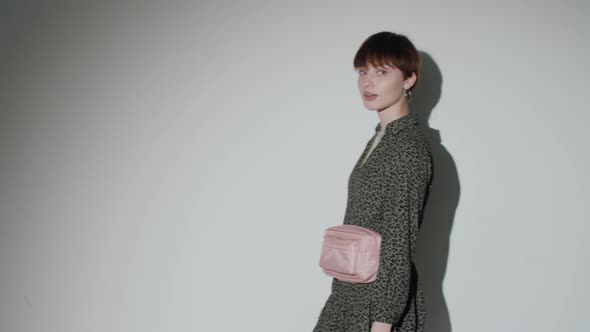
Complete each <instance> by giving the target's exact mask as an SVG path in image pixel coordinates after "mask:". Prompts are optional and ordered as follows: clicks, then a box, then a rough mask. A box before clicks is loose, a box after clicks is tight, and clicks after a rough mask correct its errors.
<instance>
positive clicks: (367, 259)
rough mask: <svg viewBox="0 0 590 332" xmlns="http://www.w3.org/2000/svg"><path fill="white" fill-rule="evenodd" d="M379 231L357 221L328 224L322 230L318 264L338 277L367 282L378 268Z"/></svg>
mask: <svg viewBox="0 0 590 332" xmlns="http://www.w3.org/2000/svg"><path fill="white" fill-rule="evenodd" d="M380 250H381V235H380V234H379V233H377V232H375V231H372V230H370V229H367V228H364V227H361V226H357V225H338V226H332V227H328V228H327V229H326V230H325V232H324V239H323V243H322V252H321V255H320V267H321V268H322V270H323V271H324V273H325V274H327V275H329V276H331V277H334V278H337V279H339V280H342V281H346V282H352V283H368V282H372V281H375V279H376V278H377V272H378V271H379V254H380Z"/></svg>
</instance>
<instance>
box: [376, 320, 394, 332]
mask: <svg viewBox="0 0 590 332" xmlns="http://www.w3.org/2000/svg"><path fill="white" fill-rule="evenodd" d="M371 332H391V324H387V323H381V322H373V325H372V326H371Z"/></svg>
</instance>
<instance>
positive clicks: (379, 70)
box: [379, 69, 387, 74]
mask: <svg viewBox="0 0 590 332" xmlns="http://www.w3.org/2000/svg"><path fill="white" fill-rule="evenodd" d="M379 71H382V72H383V74H385V73H387V71H385V70H383V69H381V70H379Z"/></svg>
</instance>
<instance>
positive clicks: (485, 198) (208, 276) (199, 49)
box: [0, 1, 590, 332]
mask: <svg viewBox="0 0 590 332" xmlns="http://www.w3.org/2000/svg"><path fill="white" fill-rule="evenodd" d="M589 9H590V6H589V5H588V3H587V2H582V1H579V2H574V1H569V2H564V1H553V2H544V1H537V2H532V1H530V2H524V1H510V2H493V3H483V2H481V3H479V2H473V1H464V2H448V1H445V2H440V1H410V2H408V1H382V2H377V1H373V2H358V1H356V2H352V1H351V2H343V1H333V2H311V1H310V2H297V3H294V2H280V1H277V2H271V1H250V2H246V1H243V2H242V1H234V2H230V1H226V2H212V1H210V2H197V1H195V2H188V1H175V2H171V1H166V2H164V1H160V2H145V1H124V2H123V1H100V2H99V1H95V2H85V3H83V2H77V1H70V2H64V1H62V2H56V1H52V2H49V1H47V2H44V1H38V2H34V1H4V2H3V3H2V7H1V9H0V13H1V14H0V15H1V17H0V28H1V30H0V40H1V44H0V47H1V51H0V61H1V62H0V70H1V72H0V108H1V112H0V167H1V173H0V181H1V182H0V188H1V189H0V190H1V192H0V194H1V200H0V204H1V205H0V218H1V223H0V330H1V331H6V332H21V331H42V332H53V331H55V332H57V331H59V332H70V331H71V332H80V331H85V332H91V331H96V332H99V331H100V332H104V331H109V332H115V331H122V332H123V331H125V332H129V331H137V332H149V331H158V332H160V331H273V332H274V331H285V332H286V331H293V332H295V331H311V329H312V328H313V326H314V325H315V322H316V319H317V315H318V314H319V311H320V309H321V307H322V306H323V303H324V301H325V299H326V298H327V296H328V294H329V285H330V281H331V279H330V278H328V277H327V276H325V275H324V274H322V272H321V270H320V268H319V266H318V265H317V264H318V259H319V249H320V244H321V236H322V233H323V230H324V228H326V227H328V226H332V225H336V224H339V223H341V222H342V218H343V216H344V209H345V202H346V182H347V179H348V175H349V173H350V171H351V170H352V166H353V165H354V163H355V162H356V160H357V158H358V157H359V155H360V153H361V151H362V149H363V148H364V146H365V144H366V142H367V140H368V139H369V138H370V137H371V135H372V134H373V132H374V127H375V126H376V124H377V122H378V118H377V115H376V114H375V113H374V112H373V111H368V110H366V109H365V108H364V107H363V105H362V101H361V97H360V93H359V92H358V90H357V86H356V73H355V71H354V70H353V68H352V58H353V56H354V53H355V52H356V50H357V48H358V47H359V46H360V44H361V43H362V41H363V40H364V39H365V38H366V37H368V36H369V35H371V34H373V33H375V32H378V31H382V30H389V31H395V32H400V33H404V34H407V35H408V36H409V37H410V39H411V40H412V41H413V42H414V43H415V45H416V47H418V48H419V49H420V51H421V52H422V54H423V58H424V60H425V67H424V72H423V75H424V81H423V82H422V85H421V87H420V89H419V90H418V91H417V93H416V97H415V99H414V100H413V101H412V103H413V104H412V106H411V107H412V110H414V111H416V112H417V113H419V114H420V115H421V117H422V118H423V119H426V118H429V122H428V123H427V125H428V128H427V129H428V133H429V134H430V136H431V138H432V140H433V146H434V148H435V167H436V169H435V181H434V183H433V193H432V196H431V198H430V200H429V202H428V206H427V209H426V214H425V223H424V228H423V230H422V232H421V237H420V241H419V245H418V254H417V255H418V257H417V263H418V268H419V273H420V277H421V280H422V283H423V284H424V287H425V289H426V296H427V300H428V306H429V312H428V315H429V316H428V317H429V318H428V331H427V332H435V331H442V332H450V331H453V332H473V331H478V332H492V331H507V330H509V331H556V330H559V331H580V332H581V331H585V330H586V328H587V323H586V322H585V321H584V317H585V315H586V313H587V308H588V307H589V306H590V302H589V300H588V299H589V295H590V294H589V289H588V286H587V282H586V281H584V280H588V279H589V278H590V269H589V268H588V263H587V261H588V252H589V249H590V245H589V244H588V242H587V241H585V240H586V237H587V233H588V203H587V195H586V194H585V190H586V188H587V187H588V185H589V184H590V181H589V177H588V175H587V173H584V171H586V170H587V169H588V168H589V166H590V158H589V157H588V153H587V151H588V143H589V141H590V140H589V137H588V133H587V132H586V129H585V128H586V127H585V126H586V124H587V123H588V121H589V120H590V115H589V114H588V107H587V106H586V99H585V98H586V97H587V96H588V88H587V86H588V84H587V78H588V77H589V76H590V69H589V68H590V67H589V66H588V64H587V59H589V58H590V52H589V44H588V37H587V36H588V32H590V23H589V22H590V21H589V20H588V17H589V14H590V11H589ZM425 125H426V124H425Z"/></svg>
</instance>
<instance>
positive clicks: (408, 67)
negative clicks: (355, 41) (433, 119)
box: [353, 31, 420, 91]
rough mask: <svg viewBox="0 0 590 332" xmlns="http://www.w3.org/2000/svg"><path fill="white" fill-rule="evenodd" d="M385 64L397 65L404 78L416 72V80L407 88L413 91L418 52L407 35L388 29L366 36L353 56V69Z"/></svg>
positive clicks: (418, 73)
mask: <svg viewBox="0 0 590 332" xmlns="http://www.w3.org/2000/svg"><path fill="white" fill-rule="evenodd" d="M369 63H371V64H372V65H373V66H378V65H383V64H387V65H389V66H391V67H397V68H398V69H399V70H401V72H402V73H403V75H404V78H408V77H410V76H412V73H413V72H414V73H416V82H415V83H414V85H413V86H412V87H411V88H410V89H409V90H410V91H413V90H414V88H415V87H416V86H417V85H418V80H419V78H420V54H419V53H418V51H417V50H416V47H414V44H412V42H411V41H410V40H409V39H408V37H406V36H404V35H402V34H397V33H394V32H389V31H381V32H378V33H376V34H374V35H371V36H370V37H369V38H367V39H366V40H365V41H364V42H363V44H362V45H361V47H360V48H359V50H358V51H357V52H356V55H355V56H354V61H353V66H354V68H355V69H358V68H361V67H365V66H367V64H369Z"/></svg>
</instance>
